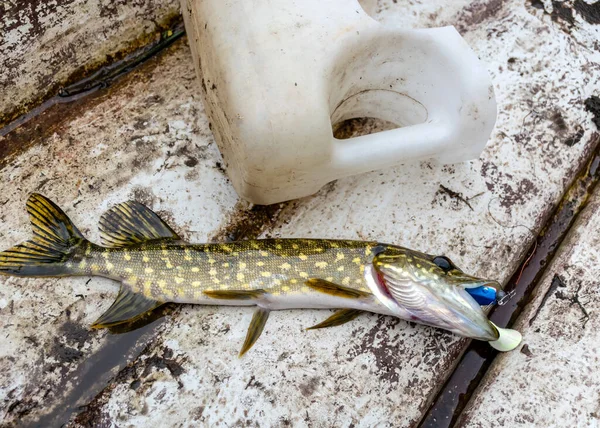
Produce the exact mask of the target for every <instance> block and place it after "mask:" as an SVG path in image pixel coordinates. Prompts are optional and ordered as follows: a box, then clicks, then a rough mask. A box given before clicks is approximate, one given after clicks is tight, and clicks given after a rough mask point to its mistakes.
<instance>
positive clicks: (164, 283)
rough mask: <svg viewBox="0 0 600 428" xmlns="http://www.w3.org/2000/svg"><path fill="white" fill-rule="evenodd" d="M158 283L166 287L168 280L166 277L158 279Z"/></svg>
mask: <svg viewBox="0 0 600 428" xmlns="http://www.w3.org/2000/svg"><path fill="white" fill-rule="evenodd" d="M158 285H159V286H160V287H164V286H165V285H167V281H165V280H164V279H161V280H160V281H158Z"/></svg>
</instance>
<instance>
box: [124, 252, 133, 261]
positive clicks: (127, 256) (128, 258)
mask: <svg viewBox="0 0 600 428" xmlns="http://www.w3.org/2000/svg"><path fill="white" fill-rule="evenodd" d="M123 258H124V259H125V260H127V261H129V260H131V256H130V255H129V254H127V253H125V255H124V256H123Z"/></svg>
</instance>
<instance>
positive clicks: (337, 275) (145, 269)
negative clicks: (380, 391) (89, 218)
mask: <svg viewBox="0 0 600 428" xmlns="http://www.w3.org/2000/svg"><path fill="white" fill-rule="evenodd" d="M27 211H28V213H29V216H30V220H31V225H32V229H33V238H32V239H30V240H29V241H25V242H23V243H21V244H19V245H16V246H14V247H12V248H10V249H8V250H6V251H4V252H1V253H0V273H1V274H4V275H14V276H24V277H55V276H90V275H96V276H102V277H106V278H111V279H114V280H117V281H120V282H121V287H120V290H119V293H118V295H117V298H116V299H115V301H114V303H113V304H112V305H111V306H110V308H109V309H108V310H107V311H106V312H105V313H104V314H103V315H102V316H100V318H99V319H98V320H97V321H96V322H95V323H94V324H93V325H92V327H94V328H104V327H110V326H114V325H118V324H121V323H125V322H130V321H132V320H135V319H137V318H138V317H140V316H142V315H143V314H144V313H146V312H148V311H150V310H152V309H154V308H156V307H158V306H160V305H162V304H164V303H165V302H176V303H195V304H203V305H241V306H256V310H255V312H254V316H253V317H252V321H251V323H250V327H249V329H248V332H247V335H246V339H245V341H244V344H243V346H242V349H241V351H240V355H243V354H244V353H245V352H246V351H247V350H248V349H250V348H251V347H252V345H253V344H254V343H255V342H256V340H257V339H258V337H259V336H260V334H261V333H262V331H263V328H264V326H265V323H266V321H267V318H268V316H269V312H270V311H272V310H280V309H292V308H321V309H326V308H333V309H338V310H337V311H336V312H335V313H334V314H333V315H331V316H330V317H329V318H327V319H326V320H324V321H323V322H321V323H319V324H317V325H315V326H313V327H310V329H317V328H324V327H333V326H337V325H341V324H344V323H346V322H348V321H351V320H353V319H355V318H356V317H357V316H358V315H359V314H360V313H362V312H365V311H367V312H375V313H380V314H385V315H392V316H396V317H399V318H402V319H405V320H409V321H414V322H417V323H420V324H426V325H429V326H433V327H438V328H443V329H445V330H449V331H451V332H454V333H456V334H458V335H461V336H465V337H470V338H474V339H479V340H484V341H489V342H490V344H491V345H492V346H493V347H494V348H496V349H499V350H502V351H508V350H511V349H514V348H515V347H516V346H517V345H518V344H519V343H520V341H521V335H520V334H519V333H518V332H517V331H515V330H509V329H503V328H500V327H497V326H495V325H494V324H493V323H492V322H490V321H489V320H488V318H487V317H486V315H485V313H484V312H483V311H482V309H481V307H480V306H479V304H478V303H477V301H476V300H475V299H474V298H473V297H472V296H471V295H470V294H469V290H472V291H473V290H477V289H480V288H481V287H484V288H485V293H484V294H485V296H487V297H486V299H487V300H486V301H489V300H490V299H491V298H492V296H491V294H490V293H492V294H494V296H493V297H494V299H496V298H499V297H500V296H499V294H501V290H500V286H499V284H498V283H497V282H495V281H490V280H486V279H481V278H476V277H474V276H471V275H468V274H466V273H464V272H462V271H461V270H460V269H458V268H457V267H456V266H455V265H454V264H453V263H452V261H451V260H450V259H448V258H447V257H444V256H431V255H428V254H424V253H421V252H418V251H413V250H409V249H406V248H402V247H399V246H395V245H388V244H382V243H378V242H362V241H352V240H329V239H264V240H248V241H240V242H233V243H225V244H187V243H184V242H182V240H181V238H180V237H179V236H177V234H176V233H175V232H174V231H173V230H172V229H171V228H170V227H169V226H168V225H167V224H166V223H165V222H163V221H162V220H161V219H160V218H159V216H158V215H156V214H155V213H154V212H153V211H151V210H150V209H148V208H147V207H145V206H144V205H142V204H140V203H138V202H134V201H129V202H125V203H121V204H119V205H116V206H114V207H113V208H111V209H110V210H108V211H107V212H106V213H105V214H103V215H102V217H101V218H100V232H101V240H102V246H100V245H96V244H93V243H91V242H90V241H88V240H86V239H85V237H84V236H83V235H82V234H81V232H79V230H78V229H77V228H76V227H75V225H73V223H72V222H71V221H70V220H69V218H68V217H67V216H66V215H65V213H64V212H63V211H62V210H61V209H60V208H59V207H58V206H57V205H55V204H54V203H53V202H52V201H50V200H49V199H47V198H45V197H44V196H42V195H39V194H35V193H34V194H32V195H31V196H30V197H29V199H28V201H27ZM488 303H489V302H488Z"/></svg>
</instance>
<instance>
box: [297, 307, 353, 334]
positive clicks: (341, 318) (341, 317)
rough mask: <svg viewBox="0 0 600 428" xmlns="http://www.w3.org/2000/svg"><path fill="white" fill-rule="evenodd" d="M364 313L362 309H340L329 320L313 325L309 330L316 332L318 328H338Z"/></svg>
mask: <svg viewBox="0 0 600 428" xmlns="http://www.w3.org/2000/svg"><path fill="white" fill-rule="evenodd" d="M363 312H365V311H361V310H360V309H339V310H337V311H335V313H334V314H333V315H331V316H330V317H329V318H327V319H326V320H325V321H323V322H320V323H319V324H317V325H313V326H312V327H308V328H307V330H315V329H317V328H326V327H337V326H338V325H342V324H345V323H347V322H349V321H352V320H353V319H354V318H356V317H357V316H359V315H360V314H361V313H363Z"/></svg>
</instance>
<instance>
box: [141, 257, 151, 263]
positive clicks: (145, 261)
mask: <svg viewBox="0 0 600 428" xmlns="http://www.w3.org/2000/svg"><path fill="white" fill-rule="evenodd" d="M142 261H143V262H144V263H148V262H149V261H150V259H149V258H148V257H147V256H144V257H142Z"/></svg>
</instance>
